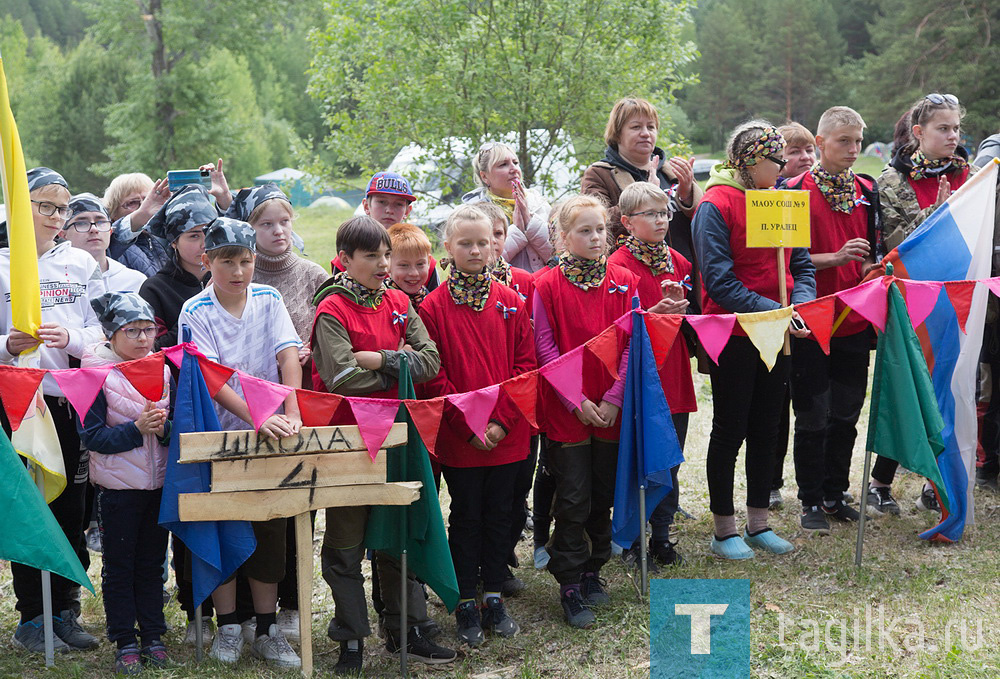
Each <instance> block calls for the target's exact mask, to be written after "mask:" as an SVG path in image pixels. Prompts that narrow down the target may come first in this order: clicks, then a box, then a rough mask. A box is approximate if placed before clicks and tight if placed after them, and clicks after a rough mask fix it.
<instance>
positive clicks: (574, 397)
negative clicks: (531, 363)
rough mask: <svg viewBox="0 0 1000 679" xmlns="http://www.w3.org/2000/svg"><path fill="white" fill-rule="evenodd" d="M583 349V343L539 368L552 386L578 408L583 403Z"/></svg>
mask: <svg viewBox="0 0 1000 679" xmlns="http://www.w3.org/2000/svg"><path fill="white" fill-rule="evenodd" d="M583 350H584V347H583V345H581V346H579V347H577V348H576V349H574V350H573V351H571V352H569V353H568V354H563V355H562V356H560V357H559V358H557V359H556V360H554V361H552V362H551V363H546V364H545V365H543V366H542V367H541V368H539V370H538V372H540V373H541V375H542V377H544V378H545V379H546V381H547V382H548V383H549V384H551V385H552V388H553V389H555V390H556V391H558V392H559V393H560V394H562V397H563V398H565V399H566V400H567V401H569V402H570V403H572V404H573V406H574V407H576V408H579V407H580V404H582V403H583Z"/></svg>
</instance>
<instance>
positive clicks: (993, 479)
mask: <svg viewBox="0 0 1000 679" xmlns="http://www.w3.org/2000/svg"><path fill="white" fill-rule="evenodd" d="M976 488H980V489H982V490H988V491H990V492H993V493H1000V484H998V483H997V475H996V474H984V473H983V471H982V470H981V469H977V470H976Z"/></svg>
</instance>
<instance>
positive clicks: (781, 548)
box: [743, 528, 795, 554]
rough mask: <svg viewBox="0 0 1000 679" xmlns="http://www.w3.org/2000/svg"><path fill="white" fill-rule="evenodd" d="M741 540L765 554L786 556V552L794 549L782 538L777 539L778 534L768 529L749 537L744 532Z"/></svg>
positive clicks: (793, 546)
mask: <svg viewBox="0 0 1000 679" xmlns="http://www.w3.org/2000/svg"><path fill="white" fill-rule="evenodd" d="M743 540H744V541H745V542H746V543H747V544H748V545H750V546H751V547H756V548H757V549H763V550H764V551H765V552H770V553H771V554H788V552H791V551H793V550H794V549H795V545H793V544H792V543H791V542H789V541H788V540H785V539H784V538H780V537H778V534H777V533H775V532H774V531H773V530H771V529H770V528H765V529H764V530H762V531H761V532H759V533H756V534H755V535H750V534H749V533H747V532H746V531H745V530H744V531H743Z"/></svg>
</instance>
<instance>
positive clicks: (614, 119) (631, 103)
mask: <svg viewBox="0 0 1000 679" xmlns="http://www.w3.org/2000/svg"><path fill="white" fill-rule="evenodd" d="M637 115H645V116H648V117H650V118H652V119H653V122H654V123H656V129H660V115H659V114H658V113H657V112H656V107H655V106H653V105H652V104H651V103H649V102H648V101H646V100H645V99H639V98H638V97H625V98H623V99H619V100H618V101H616V102H615V105H614V106H612V107H611V114H610V115H608V125H607V127H605V128H604V143H605V144H607V145H608V146H610V147H612V148H618V141H619V140H620V139H621V135H622V130H623V129H625V123H627V122H628V121H629V119H630V118H632V117H634V116H637Z"/></svg>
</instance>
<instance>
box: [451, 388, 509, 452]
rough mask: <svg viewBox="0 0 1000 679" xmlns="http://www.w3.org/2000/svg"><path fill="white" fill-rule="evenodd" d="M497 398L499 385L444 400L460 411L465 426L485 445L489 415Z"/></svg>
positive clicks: (453, 395)
mask: <svg viewBox="0 0 1000 679" xmlns="http://www.w3.org/2000/svg"><path fill="white" fill-rule="evenodd" d="M499 396H500V385H499V384H494V385H493V386H490V387H484V388H482V389H476V390H475V391H468V392H466V393H464V394H450V395H449V396H445V399H447V401H448V403H450V404H452V405H453V406H455V407H456V408H458V409H459V411H461V413H462V417H464V418H465V424H466V425H468V427H469V429H471V430H472V433H473V434H474V435H475V437H476V438H477V439H479V440H480V441H481V442H482V443H486V426H487V425H488V424H489V423H490V415H492V414H493V408H495V407H496V404H497V397H499Z"/></svg>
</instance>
